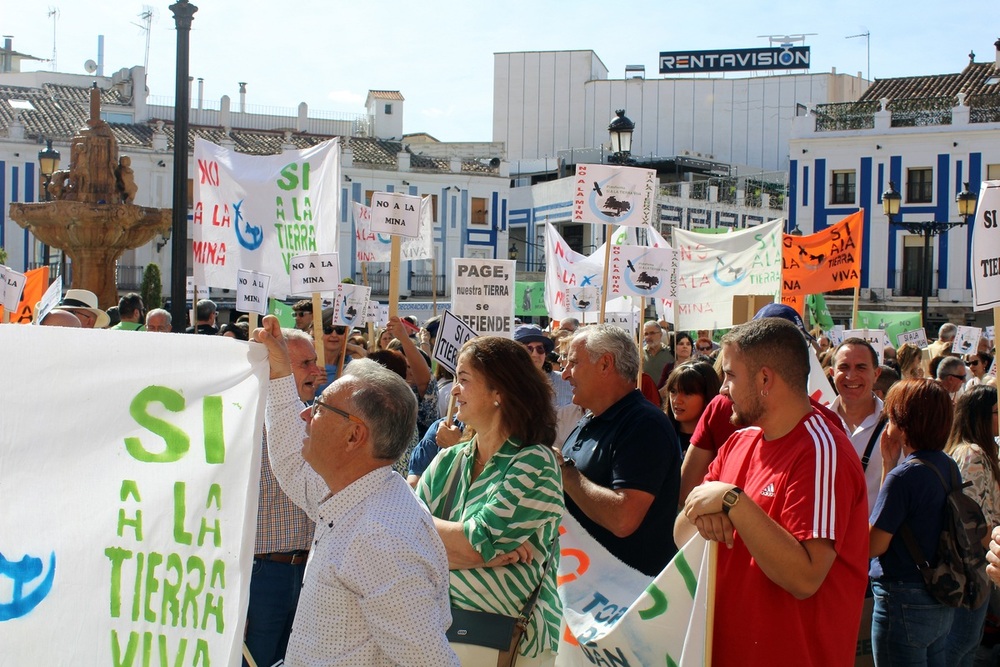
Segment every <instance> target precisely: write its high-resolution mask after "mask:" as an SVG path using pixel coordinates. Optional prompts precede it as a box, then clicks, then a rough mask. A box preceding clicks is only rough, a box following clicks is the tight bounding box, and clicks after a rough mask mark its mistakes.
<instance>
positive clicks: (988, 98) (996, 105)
mask: <svg viewBox="0 0 1000 667" xmlns="http://www.w3.org/2000/svg"><path fill="white" fill-rule="evenodd" d="M966 103H967V104H968V105H969V122H970V123H1000V95H970V96H969V97H968V98H967V99H966Z"/></svg>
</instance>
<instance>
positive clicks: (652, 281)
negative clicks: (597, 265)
mask: <svg viewBox="0 0 1000 667" xmlns="http://www.w3.org/2000/svg"><path fill="white" fill-rule="evenodd" d="M673 263H674V251H673V250H671V249H670V248H650V247H648V246H636V245H612V246H611V262H610V264H609V266H608V278H607V285H608V295H620V294H631V295H633V296H638V297H644V298H647V299H653V298H656V297H658V296H660V297H662V296H663V295H669V294H670V283H671V281H672V276H671V271H672V270H673Z"/></svg>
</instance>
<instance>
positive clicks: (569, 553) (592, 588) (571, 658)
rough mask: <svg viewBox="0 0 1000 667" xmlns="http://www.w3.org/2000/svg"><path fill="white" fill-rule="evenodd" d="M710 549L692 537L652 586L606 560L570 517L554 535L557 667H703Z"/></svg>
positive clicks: (638, 574)
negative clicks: (559, 623)
mask: <svg viewBox="0 0 1000 667" xmlns="http://www.w3.org/2000/svg"><path fill="white" fill-rule="evenodd" d="M714 548H715V543H712V544H709V543H708V542H706V541H705V540H704V539H702V538H701V537H700V536H698V535H695V537H693V538H692V539H691V541H690V542H688V543H687V544H686V545H685V546H684V548H683V549H681V550H680V551H679V552H678V553H677V555H676V556H674V558H673V560H671V561H670V563H669V564H668V565H667V567H666V568H665V569H664V570H663V571H662V572H661V573H660V574H659V575H657V576H656V577H655V578H651V577H648V576H646V575H644V574H642V573H641V572H638V571H636V570H633V569H632V568H630V567H628V566H627V565H625V564H623V563H622V562H621V561H619V560H618V559H616V558H615V557H614V556H612V555H611V554H609V553H608V552H607V550H605V549H604V547H602V546H601V545H600V544H599V543H598V542H597V541H596V540H595V539H594V538H593V537H591V536H590V535H589V534H588V533H587V531H586V530H585V529H584V528H582V527H581V526H580V524H579V523H578V522H577V521H576V519H574V518H573V517H572V516H571V515H570V514H569V513H568V512H567V513H566V514H565V515H564V516H563V520H562V525H561V526H560V528H559V549H560V559H559V561H560V562H559V578H558V581H559V597H560V598H562V602H563V618H564V622H563V623H564V627H563V631H562V632H561V633H560V643H559V651H558V653H557V655H556V665H557V666H558V667H584V666H586V667H589V666H590V665H663V664H666V665H677V666H679V667H695V666H697V667H702V665H705V664H707V663H706V662H705V659H706V645H707V642H708V637H709V636H710V635H709V633H708V632H707V629H708V609H709V605H710V604H711V601H710V600H709V599H708V579H709V571H708V568H709V553H710V549H714Z"/></svg>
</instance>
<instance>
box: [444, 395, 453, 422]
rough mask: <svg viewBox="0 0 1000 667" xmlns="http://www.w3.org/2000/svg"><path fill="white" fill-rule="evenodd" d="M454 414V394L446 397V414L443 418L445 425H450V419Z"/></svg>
mask: <svg viewBox="0 0 1000 667" xmlns="http://www.w3.org/2000/svg"><path fill="white" fill-rule="evenodd" d="M454 414H455V394H452V395H451V396H449V397H448V414H446V415H445V417H444V423H445V424H451V418H452V417H453V416H454Z"/></svg>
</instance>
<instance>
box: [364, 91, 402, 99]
mask: <svg viewBox="0 0 1000 667" xmlns="http://www.w3.org/2000/svg"><path fill="white" fill-rule="evenodd" d="M368 95H370V96H372V97H377V98H378V99H380V100H399V101H400V102H402V101H404V100H403V96H402V94H400V92H399V91H398V90H369V91H368Z"/></svg>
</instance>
